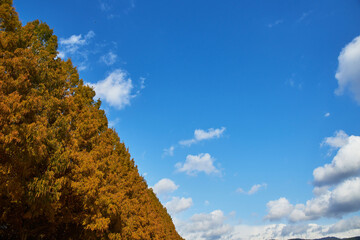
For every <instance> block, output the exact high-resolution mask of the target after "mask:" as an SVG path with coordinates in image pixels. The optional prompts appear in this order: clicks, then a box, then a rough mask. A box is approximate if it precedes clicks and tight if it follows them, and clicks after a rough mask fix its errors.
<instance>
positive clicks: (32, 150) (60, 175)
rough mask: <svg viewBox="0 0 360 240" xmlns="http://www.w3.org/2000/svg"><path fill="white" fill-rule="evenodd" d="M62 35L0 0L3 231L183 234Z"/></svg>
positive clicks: (54, 235) (30, 235)
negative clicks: (62, 51)
mask: <svg viewBox="0 0 360 240" xmlns="http://www.w3.org/2000/svg"><path fill="white" fill-rule="evenodd" d="M57 54H58V52H57V37H56V36H55V35H53V31H52V30H51V29H50V28H49V26H48V25H46V24H45V23H43V22H40V21H38V20H36V21H33V22H30V23H28V24H26V25H25V26H22V24H21V23H20V21H19V19H18V15H17V13H16V11H15V9H14V8H13V6H12V0H0V238H2V239H24V240H25V239H132V240H137V239H139V240H140V239H182V238H181V237H180V236H179V235H178V234H177V232H176V230H175V227H174V225H173V223H172V220H171V218H170V216H169V215H168V213H167V211H166V209H165V208H164V207H163V206H162V205H161V203H160V202H159V200H158V199H157V197H156V196H155V194H154V193H153V192H152V190H151V189H148V187H147V184H146V182H145V180H144V179H143V178H142V177H141V176H140V175H139V173H138V170H137V167H136V165H135V163H134V161H133V159H131V156H130V154H129V152H128V149H127V148H126V146H125V145H124V143H122V142H121V141H120V139H119V137H118V135H117V134H116V132H115V131H114V130H113V129H110V128H109V127H108V121H107V118H106V116H105V113H104V111H103V110H101V109H100V105H101V102H100V101H99V100H98V101H94V100H93V97H94V96H95V92H94V90H93V89H92V88H90V87H89V86H87V85H84V83H83V81H82V80H81V79H79V74H78V72H77V70H76V68H75V67H73V65H72V63H71V60H67V61H64V60H62V59H60V58H58V57H57Z"/></svg>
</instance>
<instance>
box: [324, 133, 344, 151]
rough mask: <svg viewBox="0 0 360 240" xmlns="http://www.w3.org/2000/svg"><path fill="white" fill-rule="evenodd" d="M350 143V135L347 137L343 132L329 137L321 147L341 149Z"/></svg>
mask: <svg viewBox="0 0 360 240" xmlns="http://www.w3.org/2000/svg"><path fill="white" fill-rule="evenodd" d="M348 142H349V135H347V134H346V133H345V132H344V131H343V130H339V131H336V132H335V136H333V137H327V138H325V139H324V141H323V142H322V143H321V145H328V146H330V147H333V148H341V147H342V146H344V145H346V144H347V143H348Z"/></svg>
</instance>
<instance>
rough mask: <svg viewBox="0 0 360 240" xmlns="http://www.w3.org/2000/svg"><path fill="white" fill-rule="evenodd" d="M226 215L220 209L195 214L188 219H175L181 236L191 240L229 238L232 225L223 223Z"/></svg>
mask: <svg viewBox="0 0 360 240" xmlns="http://www.w3.org/2000/svg"><path fill="white" fill-rule="evenodd" d="M225 220H226V216H225V215H224V213H223V212H222V211H221V210H215V211H213V212H211V213H200V214H195V215H193V216H192V217H191V218H190V221H186V222H181V221H175V224H176V227H177V229H178V231H179V233H180V235H181V236H183V237H184V238H185V239H193V240H215V239H224V240H225V239H230V238H229V234H230V233H231V232H232V227H231V226H230V225H228V224H226V223H225Z"/></svg>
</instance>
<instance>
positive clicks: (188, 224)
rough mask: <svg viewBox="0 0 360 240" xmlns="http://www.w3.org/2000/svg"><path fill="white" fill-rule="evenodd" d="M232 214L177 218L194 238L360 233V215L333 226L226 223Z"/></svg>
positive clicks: (227, 239) (179, 226)
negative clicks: (182, 219) (183, 219)
mask: <svg viewBox="0 0 360 240" xmlns="http://www.w3.org/2000/svg"><path fill="white" fill-rule="evenodd" d="M227 218H229V216H225V215H224V213H223V212H222V211H221V210H215V211H213V212H212V213H209V214H206V213H201V214H195V215H193V216H192V217H191V218H190V219H188V220H186V221H181V220H179V219H177V218H174V223H175V226H176V229H177V230H178V232H179V233H180V234H181V236H182V237H184V238H185V239H192V240H205V239H206V240H207V239H217V240H239V239H249V240H258V239H279V240H285V239H286V240H287V239H289V238H303V239H315V238H323V237H325V236H329V235H330V234H331V236H335V237H341V238H344V237H353V236H357V235H360V227H359V224H360V218H359V217H352V218H349V219H346V220H340V221H339V222H337V223H335V224H331V225H318V224H315V223H306V224H305V223H300V224H267V225H245V224H235V225H231V224H226V220H227Z"/></svg>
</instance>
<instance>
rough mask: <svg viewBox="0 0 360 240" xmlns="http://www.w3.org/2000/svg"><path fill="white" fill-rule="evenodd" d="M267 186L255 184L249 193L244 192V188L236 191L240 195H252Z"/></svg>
mask: <svg viewBox="0 0 360 240" xmlns="http://www.w3.org/2000/svg"><path fill="white" fill-rule="evenodd" d="M266 186H267V184H266V183H263V184H255V185H253V186H252V187H251V188H250V190H249V191H248V192H246V191H244V190H243V189H242V188H238V189H237V190H236V191H237V192H239V193H244V194H248V195H252V194H254V193H256V192H258V191H259V190H260V188H266Z"/></svg>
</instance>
